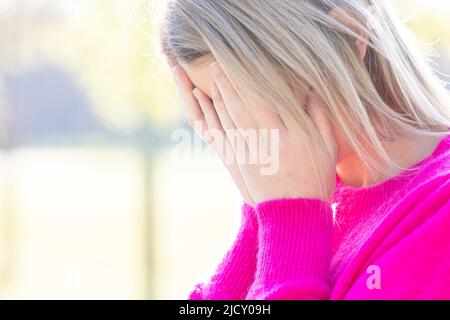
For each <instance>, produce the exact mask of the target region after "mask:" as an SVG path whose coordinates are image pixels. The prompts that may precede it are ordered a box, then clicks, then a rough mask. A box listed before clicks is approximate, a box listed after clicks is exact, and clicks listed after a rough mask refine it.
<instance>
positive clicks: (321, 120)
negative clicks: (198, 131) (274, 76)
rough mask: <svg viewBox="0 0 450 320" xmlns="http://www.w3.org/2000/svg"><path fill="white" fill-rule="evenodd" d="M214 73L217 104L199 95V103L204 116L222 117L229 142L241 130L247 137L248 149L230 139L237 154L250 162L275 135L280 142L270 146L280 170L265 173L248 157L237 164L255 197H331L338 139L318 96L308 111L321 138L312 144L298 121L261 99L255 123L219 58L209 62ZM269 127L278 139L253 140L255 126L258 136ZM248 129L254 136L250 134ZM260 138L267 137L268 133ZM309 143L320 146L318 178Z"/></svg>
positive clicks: (259, 201)
mask: <svg viewBox="0 0 450 320" xmlns="http://www.w3.org/2000/svg"><path fill="white" fill-rule="evenodd" d="M211 71H212V74H213V77H214V80H215V83H216V85H215V86H213V88H212V95H213V102H212V103H211V102H210V101H209V99H205V98H201V99H199V100H200V106H201V108H202V110H204V112H205V113H204V114H205V118H209V117H211V116H209V115H208V113H211V114H214V117H215V122H216V123H217V125H219V122H218V121H217V117H218V119H219V120H220V124H221V127H222V128H226V130H225V134H226V135H227V138H228V141H229V142H230V141H235V140H236V136H237V134H236V132H237V131H238V132H240V133H241V135H240V138H241V141H244V147H242V144H239V143H231V145H232V147H233V150H234V154H235V157H236V158H237V159H238V160H239V159H242V158H244V159H247V160H248V159H249V158H251V156H252V155H258V154H261V151H263V153H264V150H261V148H263V149H264V148H267V147H268V145H272V146H273V145H276V143H275V144H274V143H273V142H274V141H273V139H276V140H277V141H275V142H277V143H278V148H275V149H276V150H270V154H271V156H270V157H271V160H272V161H273V160H277V161H279V164H278V165H277V166H276V168H277V170H275V171H273V172H271V173H270V174H264V171H263V169H264V168H263V167H264V166H263V165H261V163H257V164H254V163H248V161H247V162H246V163H239V164H238V168H239V171H240V176H241V177H242V178H243V180H244V183H245V186H246V189H247V190H248V193H249V196H250V197H251V198H252V199H253V201H254V202H255V203H261V202H265V201H269V200H276V199H296V198H306V199H322V200H325V201H329V200H330V198H331V196H332V195H333V193H334V188H335V177H336V162H337V143H336V140H335V138H334V134H333V129H332V126H331V123H330V121H329V119H327V117H325V115H324V114H323V113H322V112H321V109H323V108H321V107H322V106H323V105H322V104H321V102H320V100H319V99H318V98H317V97H316V96H315V95H312V96H310V97H309V99H308V101H309V104H308V106H307V107H308V114H309V115H310V118H311V121H312V122H313V124H314V127H315V128H316V129H317V133H319V135H318V136H319V137H321V138H320V139H319V140H318V141H313V142H309V141H307V140H306V137H305V136H304V135H303V134H302V132H303V131H302V130H301V128H299V127H298V126H297V124H296V123H295V122H293V121H289V122H287V121H282V120H281V119H280V117H279V115H278V114H276V113H274V112H272V111H271V110H270V109H269V108H267V107H265V106H264V103H263V102H262V101H261V102H260V103H259V104H258V106H260V107H258V109H257V110H256V112H255V113H256V115H255V116H256V118H257V119H256V120H257V123H258V125H257V123H256V122H255V119H254V118H252V117H251V116H250V114H249V113H248V112H247V110H248V108H246V106H245V105H244V102H243V101H242V99H241V98H240V96H239V95H238V93H237V91H236V90H235V88H234V86H233V85H232V83H231V82H230V81H229V79H228V78H227V77H226V75H225V73H224V72H223V70H222V69H221V67H220V65H219V64H218V63H217V62H215V63H213V64H212V65H211ZM299 107H300V105H299ZM267 129H270V130H271V131H272V132H274V131H273V130H275V132H278V137H277V136H272V135H271V134H270V135H268V136H267V135H266V138H262V139H259V140H258V142H257V143H255V141H252V139H251V138H249V137H250V136H251V131H252V130H255V131H256V132H257V133H258V134H259V133H261V130H263V131H264V130H267ZM249 130H250V131H249ZM249 132H250V134H247V133H249ZM238 136H239V135H238ZM262 136H263V137H264V134H263V135H262ZM267 137H269V138H267ZM238 139H239V138H238ZM307 143H314V144H316V145H317V146H319V148H320V150H321V152H320V153H321V156H320V159H317V163H316V165H318V166H319V170H320V173H319V176H318V175H317V174H316V172H315V170H314V167H313V165H312V163H311V160H310V158H309V157H308V156H307V152H305V150H306V145H307ZM274 152H278V154H274ZM266 154H267V153H266ZM260 160H261V159H260ZM320 179H321V180H320ZM319 181H322V182H323V186H324V187H325V188H326V193H327V194H326V195H323V194H322V193H321V192H320V188H319V186H320V184H319Z"/></svg>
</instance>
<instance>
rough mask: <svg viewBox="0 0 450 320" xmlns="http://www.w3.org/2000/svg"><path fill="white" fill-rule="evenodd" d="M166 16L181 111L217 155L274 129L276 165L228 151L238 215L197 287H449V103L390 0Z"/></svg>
mask: <svg viewBox="0 0 450 320" xmlns="http://www.w3.org/2000/svg"><path fill="white" fill-rule="evenodd" d="M164 17H165V18H164V21H163V24H162V29H161V31H162V32H161V42H162V49H163V52H164V53H165V55H166V56H167V57H168V58H169V63H170V66H171V67H172V70H173V73H174V76H175V79H176V81H177V84H178V88H179V91H180V94H181V96H182V98H183V101H184V105H185V108H186V116H187V119H188V120H189V122H190V123H191V124H192V125H193V126H194V127H195V128H196V129H198V133H199V134H200V135H202V137H203V138H204V139H205V140H206V141H207V142H208V143H209V144H210V145H211V146H212V147H213V148H214V149H215V150H216V151H217V152H218V153H219V155H220V156H222V157H223V158H224V159H225V157H226V156H225V154H226V153H227V152H224V150H228V151H230V150H231V151H232V152H233V155H234V157H235V158H234V159H237V158H239V157H241V156H242V153H244V155H249V154H251V153H252V152H255V148H257V147H260V144H257V145H255V144H254V143H250V139H248V138H246V136H245V135H242V134H241V136H240V137H241V139H243V141H244V148H242V145H241V147H240V148H237V147H236V144H235V143H232V142H233V141H232V140H234V138H236V136H239V134H240V133H242V132H244V130H256V131H258V132H259V131H260V130H266V129H270V130H276V132H277V133H278V136H277V139H276V140H277V143H278V144H277V145H278V149H277V150H278V153H277V159H278V162H279V166H278V170H276V172H275V173H273V174H269V175H265V174H262V173H261V170H260V169H261V167H262V166H261V165H259V164H255V163H247V162H242V161H240V162H238V161H234V162H230V161H224V162H225V164H226V166H227V168H228V169H229V171H230V173H231V175H232V177H233V178H234V181H235V182H236V185H237V187H238V188H239V190H240V191H241V193H242V196H243V198H244V200H245V203H244V205H243V207H242V208H243V210H242V225H241V228H240V231H239V234H238V236H237V239H236V241H235V242H234V244H233V246H232V248H230V250H229V251H228V252H227V254H226V256H225V257H224V259H223V261H222V262H221V263H220V265H219V267H218V268H217V271H216V273H215V274H214V275H213V276H212V277H211V278H210V280H209V281H208V282H205V283H202V284H198V285H197V286H196V287H195V289H194V290H193V291H192V293H191V295H190V296H189V298H190V299H258V300H259V299H433V298H437V299H450V271H449V270H450V198H449V197H450V180H449V177H450V137H449V128H450V107H449V104H450V101H449V99H448V96H447V92H446V90H445V89H444V88H443V86H442V84H441V83H439V81H438V80H437V79H436V78H435V77H434V76H433V74H432V71H431V69H430V68H429V67H428V66H427V65H426V64H425V63H424V62H423V60H422V58H421V57H420V56H419V55H418V54H417V52H418V50H417V49H416V48H415V47H414V46H413V45H412V44H411V43H410V41H409V38H408V34H407V33H406V32H405V31H404V29H403V27H402V26H401V25H400V24H399V23H398V22H397V21H396V20H395V19H394V18H393V17H392V15H391V13H390V12H389V10H388V8H387V7H386V4H385V3H384V1H382V0H288V1H286V0H270V1H269V0H267V1H266V0H172V1H169V2H168V5H167V11H166V13H165V15H164ZM236 132H238V134H237V135H235V133H236ZM213 133H214V134H213ZM217 133H220V134H217ZM232 135H233V139H232V138H231V137H232ZM266 142H267V141H266ZM230 145H231V147H230Z"/></svg>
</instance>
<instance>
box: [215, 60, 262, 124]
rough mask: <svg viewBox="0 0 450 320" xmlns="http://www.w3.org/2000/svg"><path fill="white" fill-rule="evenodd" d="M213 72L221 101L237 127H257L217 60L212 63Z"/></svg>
mask: <svg viewBox="0 0 450 320" xmlns="http://www.w3.org/2000/svg"><path fill="white" fill-rule="evenodd" d="M211 72H212V74H213V77H214V81H215V83H216V86H217V89H218V90H219V93H220V95H217V96H218V98H220V99H221V100H222V101H221V102H222V103H223V106H224V107H225V109H226V110H227V112H228V114H229V115H230V117H231V119H232V120H233V122H234V124H235V127H237V128H239V129H243V130H245V129H253V128H255V123H254V121H253V119H252V118H251V117H250V114H249V113H248V111H247V109H246V108H245V106H244V103H243V102H242V99H241V97H240V96H239V94H238V93H237V91H236V89H235V88H234V86H233V84H232V83H231V82H230V80H228V78H227V77H226V75H225V73H224V72H223V70H222V68H221V67H220V65H219V64H218V63H217V62H214V63H212V64H211Z"/></svg>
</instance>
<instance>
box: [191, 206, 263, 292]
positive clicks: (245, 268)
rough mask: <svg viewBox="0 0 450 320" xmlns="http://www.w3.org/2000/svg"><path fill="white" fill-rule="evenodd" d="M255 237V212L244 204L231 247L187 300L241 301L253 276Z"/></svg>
mask: <svg viewBox="0 0 450 320" xmlns="http://www.w3.org/2000/svg"><path fill="white" fill-rule="evenodd" d="M257 237H258V223H257V217H256V212H255V210H254V209H253V208H252V207H250V206H249V205H247V204H244V205H243V206H242V220H241V226H240V229H239V232H238V235H237V237H236V240H235V241H234V243H233V245H232V247H231V248H230V249H229V250H228V252H227V253H226V255H225V257H224V258H223V260H222V261H221V263H220V264H219V266H218V268H217V269H216V272H215V274H214V275H213V276H212V277H211V279H210V280H209V282H208V283H200V284H198V285H197V286H196V287H195V289H194V290H193V291H192V292H191V294H190V295H189V300H244V298H245V296H246V295H247V293H248V289H249V287H250V286H251V284H252V283H253V281H254V279H255V270H256V258H257V250H258V239H257Z"/></svg>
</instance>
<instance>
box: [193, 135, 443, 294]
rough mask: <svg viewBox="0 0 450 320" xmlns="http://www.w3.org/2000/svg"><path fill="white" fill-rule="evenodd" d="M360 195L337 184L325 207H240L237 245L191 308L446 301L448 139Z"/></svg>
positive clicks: (303, 202) (307, 203) (309, 203)
mask: <svg viewBox="0 0 450 320" xmlns="http://www.w3.org/2000/svg"><path fill="white" fill-rule="evenodd" d="M411 168H417V169H418V170H417V171H414V172H413V173H412V174H411V173H410V172H408V173H407V172H406V171H405V172H403V173H402V174H400V175H399V176H397V177H394V178H391V179H388V180H386V181H384V182H382V183H379V184H377V185H373V186H370V187H367V188H354V187H349V186H345V185H343V184H342V182H341V181H340V180H339V177H337V179H336V193H335V195H334V197H333V200H332V202H331V204H330V203H325V202H322V201H319V200H311V199H295V200H275V201H269V202H265V203H261V204H259V205H257V206H256V208H255V209H253V208H251V207H249V206H247V205H244V206H243V210H242V222H241V227H240V230H239V232H238V235H237V238H236V240H235V242H234V244H233V246H232V247H231V248H230V250H229V251H228V252H227V254H226V255H225V257H224V258H223V260H222V262H221V263H220V265H219V266H218V268H217V270H216V272H215V274H214V275H213V276H212V277H211V278H210V280H209V281H207V282H206V283H200V284H198V285H197V286H196V287H195V289H194V290H193V291H192V292H191V294H190V296H189V299H191V300H243V299H247V300H263V299H276V300H294V299H450V136H448V137H447V138H445V139H443V140H442V141H441V143H440V144H439V146H438V147H437V148H436V149H435V151H434V152H433V154H432V155H430V156H429V157H428V158H426V159H425V160H423V161H421V162H419V163H417V164H416V165H414V166H413V167H411Z"/></svg>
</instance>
